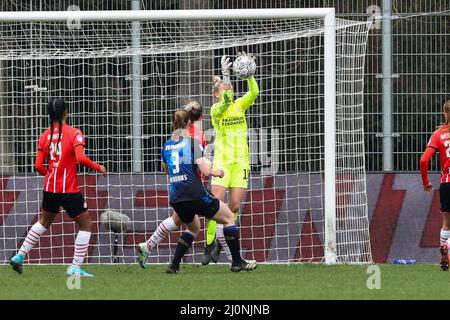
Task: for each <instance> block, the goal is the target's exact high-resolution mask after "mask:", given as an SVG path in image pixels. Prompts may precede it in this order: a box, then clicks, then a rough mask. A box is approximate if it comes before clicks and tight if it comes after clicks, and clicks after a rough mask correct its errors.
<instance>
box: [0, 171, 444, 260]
mask: <svg viewBox="0 0 450 320" xmlns="http://www.w3.org/2000/svg"><path fill="white" fill-rule="evenodd" d="M430 178H431V181H432V183H433V185H434V186H435V188H436V189H435V190H434V191H433V192H432V193H431V194H430V193H425V192H423V190H422V186H421V180H420V175H419V174H368V175H367V188H368V190H367V196H368V210H369V222H370V236H371V247H372V256H373V260H374V262H378V263H383V262H388V263H390V262H392V261H393V260H394V259H403V258H412V259H416V260H417V261H418V262H437V261H438V260H439V252H438V247H439V231H440V228H441V225H442V217H441V214H440V210H439V206H440V205H439V190H438V188H439V175H438V174H432V175H431V176H430ZM302 179H303V177H301V176H300V177H299V176H298V175H292V176H283V177H277V176H276V177H270V176H268V177H261V176H257V175H254V176H253V177H252V180H251V188H250V190H249V192H248V194H247V198H246V201H245V204H244V205H243V207H242V208H241V213H240V214H241V218H240V228H241V239H242V247H243V251H244V252H245V255H246V257H247V258H251V259H256V260H258V261H269V262H275V261H317V260H316V258H317V257H320V256H322V255H323V249H322V248H321V246H320V244H321V243H322V241H323V239H321V237H319V235H318V231H319V230H322V229H321V228H323V226H322V225H320V224H319V223H316V222H314V221H313V219H312V217H313V216H314V215H315V213H314V212H311V211H301V210H299V208H302V207H303V206H305V205H306V207H308V206H309V207H313V208H314V207H315V206H314V204H313V203H312V201H314V199H311V200H307V199H306V198H305V197H303V196H302V190H301V187H300V186H305V185H306V184H305V181H301V180H302ZM308 179H309V181H308V182H309V183H311V176H309V177H308ZM42 181H43V180H42V178H41V177H8V176H3V177H0V203H1V205H0V263H5V262H6V261H7V260H8V259H9V258H10V257H11V256H12V255H13V254H14V253H15V251H16V249H17V247H18V246H19V245H20V244H21V243H22V241H23V239H24V238H25V236H26V233H27V231H28V229H29V228H30V226H31V225H32V224H33V223H35V222H36V220H37V212H38V211H39V206H40V200H41V197H42V195H41V186H42ZM79 184H80V186H85V187H83V188H82V193H83V194H84V196H85V198H86V202H87V203H88V206H89V209H90V214H91V217H92V220H93V222H94V224H93V225H94V229H93V235H92V238H91V246H90V251H89V262H111V260H110V258H108V257H110V256H111V244H112V242H113V235H112V234H111V233H109V232H107V231H106V230H105V229H104V228H103V227H102V226H101V225H100V224H99V223H98V221H99V216H100V214H101V213H102V212H103V211H104V210H105V209H106V208H111V209H117V210H120V211H121V212H123V213H124V214H127V215H129V216H130V217H132V220H133V226H132V230H130V232H128V233H127V234H126V235H125V236H124V237H123V238H121V243H120V244H121V246H120V247H121V249H120V251H119V255H120V256H121V258H122V259H121V261H124V262H134V252H133V250H134V249H133V248H134V245H135V243H138V242H142V241H144V240H145V239H147V238H148V237H149V236H150V234H151V233H152V232H153V231H154V230H155V229H156V227H157V225H158V223H159V222H160V221H162V220H164V219H165V218H167V217H168V216H169V215H170V214H171V209H170V208H169V205H168V198H167V180H166V177H165V176H163V175H154V174H148V175H134V176H131V175H110V176H109V177H106V178H105V177H101V176H95V175H86V176H80V177H79ZM309 192H310V190H309ZM299 197H300V198H301V200H300V199H299ZM305 201H311V203H309V204H305ZM76 231H77V230H76V227H75V225H74V223H73V222H72V220H71V219H70V218H69V217H68V216H67V215H59V216H58V217H57V219H56V220H55V222H54V225H53V226H52V227H51V229H50V231H49V233H48V234H46V235H45V236H43V237H42V238H41V240H40V242H39V244H38V245H37V246H36V248H35V249H33V250H32V251H31V252H30V255H29V259H30V260H29V261H30V262H34V263H38V262H39V263H69V262H70V261H71V257H72V253H73V244H74V239H75V233H76ZM319 233H320V232H319ZM311 234H313V236H311ZM178 235H179V233H178V232H175V233H173V234H171V235H170V237H169V238H168V239H166V240H165V241H164V242H162V243H161V244H160V246H159V247H160V248H159V251H158V257H152V258H151V262H152V261H153V262H167V261H168V259H169V257H170V250H169V246H170V245H172V246H173V245H174V244H176V241H177V238H178ZM202 241H203V234H202V233H201V234H200V235H199V238H198V239H197V241H196V245H195V246H194V248H193V250H194V255H196V254H200V253H201V252H202ZM300 243H301V244H302V246H299V244H300ZM122 245H123V246H122ZM152 259H153V260H152ZM188 260H189V259H188Z"/></svg>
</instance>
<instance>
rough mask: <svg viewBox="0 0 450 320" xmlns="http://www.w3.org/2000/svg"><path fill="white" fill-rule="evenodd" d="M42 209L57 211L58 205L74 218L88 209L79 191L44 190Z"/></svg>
mask: <svg viewBox="0 0 450 320" xmlns="http://www.w3.org/2000/svg"><path fill="white" fill-rule="evenodd" d="M43 193H44V196H43V199H42V207H41V208H42V210H44V211H47V212H53V213H58V212H59V210H60V207H63V208H64V210H66V212H67V214H68V215H69V216H70V217H71V218H76V217H77V216H79V215H80V214H82V213H83V212H86V210H87V209H88V207H87V204H86V202H85V201H84V197H83V195H82V194H81V192H78V193H53V192H46V191H44V192H43Z"/></svg>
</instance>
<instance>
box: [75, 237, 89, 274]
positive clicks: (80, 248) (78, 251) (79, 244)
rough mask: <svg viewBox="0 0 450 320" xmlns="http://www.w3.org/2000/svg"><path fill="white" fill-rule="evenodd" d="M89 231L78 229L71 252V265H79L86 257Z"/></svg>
mask: <svg viewBox="0 0 450 320" xmlns="http://www.w3.org/2000/svg"><path fill="white" fill-rule="evenodd" d="M90 238H91V233H90V232H88V231H78V234H77V238H76V239H75V252H74V254H73V260H72V266H77V267H79V266H80V265H81V264H82V263H83V260H84V257H86V254H87V252H88V248H89V239H90Z"/></svg>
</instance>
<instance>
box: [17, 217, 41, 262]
mask: <svg viewBox="0 0 450 320" xmlns="http://www.w3.org/2000/svg"><path fill="white" fill-rule="evenodd" d="M45 231H47V229H45V228H44V226H43V225H42V224H40V223H39V221H38V222H36V223H35V224H34V225H33V226H32V227H31V229H30V231H28V234H27V237H26V238H25V240H23V244H22V246H21V247H20V249H19V253H20V254H21V255H23V256H24V257H25V256H26V255H27V254H28V252H30V250H31V249H32V248H33V247H34V245H35V244H36V243H37V242H38V241H39V238H40V237H41V235H42V234H43V233H44V232H45Z"/></svg>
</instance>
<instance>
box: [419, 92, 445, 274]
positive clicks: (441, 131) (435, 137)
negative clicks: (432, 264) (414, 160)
mask: <svg viewBox="0 0 450 320" xmlns="http://www.w3.org/2000/svg"><path fill="white" fill-rule="evenodd" d="M443 111H444V117H445V123H444V124H443V125H441V126H440V127H439V128H438V129H437V130H436V131H435V132H434V133H433V134H432V135H431V138H430V141H429V142H428V145H427V148H426V150H425V152H424V153H423V155H422V157H421V158H420V173H421V175H422V183H423V189H424V191H426V192H431V190H432V189H433V186H432V184H431V183H430V180H429V179H428V163H429V162H430V160H431V157H432V156H433V155H434V154H435V152H436V151H438V152H439V155H440V158H441V159H440V160H441V168H442V171H441V185H440V188H439V193H440V200H441V213H442V218H443V219H442V229H441V235H440V244H441V247H440V251H441V256H442V257H441V269H442V270H443V271H447V270H448V265H449V257H448V250H449V248H450V239H449V238H450V100H448V101H447V102H445V103H444V105H443Z"/></svg>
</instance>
